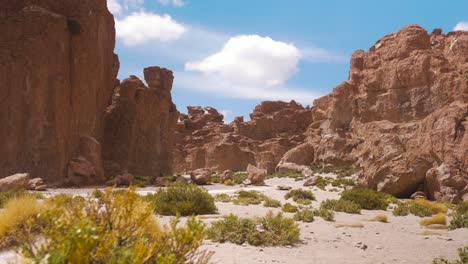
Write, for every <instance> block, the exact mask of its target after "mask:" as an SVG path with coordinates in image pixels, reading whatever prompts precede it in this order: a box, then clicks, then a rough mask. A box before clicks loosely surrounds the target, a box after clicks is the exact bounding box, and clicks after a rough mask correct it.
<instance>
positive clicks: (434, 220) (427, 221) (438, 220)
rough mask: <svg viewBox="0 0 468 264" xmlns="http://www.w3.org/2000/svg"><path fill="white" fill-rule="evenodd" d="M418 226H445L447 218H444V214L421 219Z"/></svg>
mask: <svg viewBox="0 0 468 264" xmlns="http://www.w3.org/2000/svg"><path fill="white" fill-rule="evenodd" d="M419 224H420V225H422V226H428V225H434V224H438V225H446V224H447V217H446V216H445V214H444V213H439V214H436V215H434V216H432V217H429V218H424V219H421V220H420V221H419Z"/></svg>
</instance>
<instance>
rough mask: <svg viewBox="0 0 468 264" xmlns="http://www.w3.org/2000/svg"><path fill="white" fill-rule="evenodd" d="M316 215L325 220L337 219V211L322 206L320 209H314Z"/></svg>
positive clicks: (332, 220)
mask: <svg viewBox="0 0 468 264" xmlns="http://www.w3.org/2000/svg"><path fill="white" fill-rule="evenodd" d="M314 216H319V217H321V218H322V219H323V220H325V221H329V222H334V221H335V213H334V212H333V211H331V210H328V209H325V208H320V209H318V210H314Z"/></svg>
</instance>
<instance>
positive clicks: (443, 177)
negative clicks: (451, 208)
mask: <svg viewBox="0 0 468 264" xmlns="http://www.w3.org/2000/svg"><path fill="white" fill-rule="evenodd" d="M426 186H427V191H428V194H429V197H430V198H431V199H435V200H438V201H442V202H455V203H457V202H460V201H467V200H468V174H467V173H466V172H463V171H459V170H458V169H457V168H456V167H454V166H449V165H447V164H445V163H444V164H442V165H440V166H438V167H434V168H431V169H430V170H428V171H427V173H426Z"/></svg>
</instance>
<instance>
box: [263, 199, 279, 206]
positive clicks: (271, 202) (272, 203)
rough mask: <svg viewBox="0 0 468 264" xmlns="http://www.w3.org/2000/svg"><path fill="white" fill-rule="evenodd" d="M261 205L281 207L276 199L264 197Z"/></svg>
mask: <svg viewBox="0 0 468 264" xmlns="http://www.w3.org/2000/svg"><path fill="white" fill-rule="evenodd" d="M263 206H265V207H274V208H278V207H281V202H280V201H278V200H275V199H271V198H268V197H266V198H265V199H263Z"/></svg>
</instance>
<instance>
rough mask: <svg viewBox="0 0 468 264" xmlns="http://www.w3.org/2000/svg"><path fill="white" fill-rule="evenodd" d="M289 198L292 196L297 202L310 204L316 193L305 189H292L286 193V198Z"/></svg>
mask: <svg viewBox="0 0 468 264" xmlns="http://www.w3.org/2000/svg"><path fill="white" fill-rule="evenodd" d="M289 198H292V199H293V201H295V202H296V203H299V204H305V205H307V204H310V203H311V201H313V200H315V196H314V194H313V193H312V192H311V191H309V190H304V189H294V190H290V191H289V192H288V193H286V194H285V195H284V199H286V200H288V199H289Z"/></svg>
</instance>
